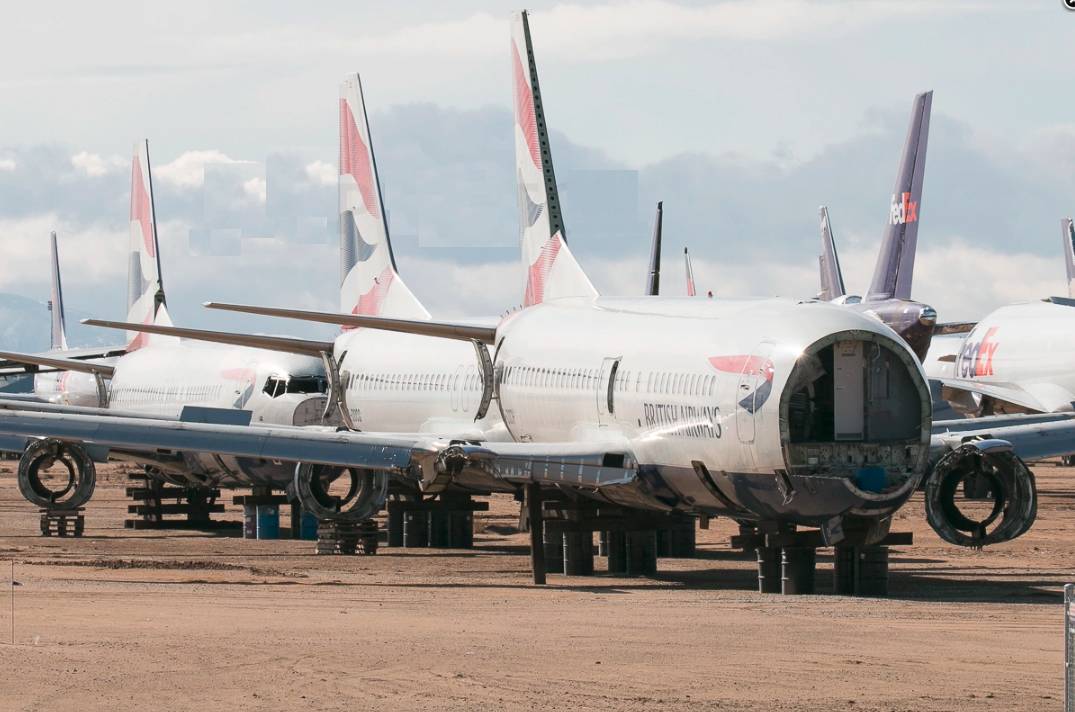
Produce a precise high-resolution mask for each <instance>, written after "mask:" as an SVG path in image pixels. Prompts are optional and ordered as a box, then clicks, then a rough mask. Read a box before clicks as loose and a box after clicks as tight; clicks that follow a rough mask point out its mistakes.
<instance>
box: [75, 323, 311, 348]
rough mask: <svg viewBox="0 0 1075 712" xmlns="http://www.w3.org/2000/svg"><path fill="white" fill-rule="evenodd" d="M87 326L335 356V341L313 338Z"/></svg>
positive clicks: (155, 327)
mask: <svg viewBox="0 0 1075 712" xmlns="http://www.w3.org/2000/svg"><path fill="white" fill-rule="evenodd" d="M82 323H83V324H87V325H89V326H101V327H104V328H105V329H123V330H125V331H138V332H142V333H145V334H161V335H164V336H177V337H179V338H181V339H194V340H195V341H210V342H212V343H216V344H231V345H233V346H246V347H249V348H252V349H267V350H269V351H285V352H288V353H294V354H304V355H308V356H320V355H321V354H322V353H332V342H331V341H314V340H312V339H292V338H288V337H286V336H261V335H259V334H234V333H231V332H228V331H205V330H203V329H184V328H182V327H178V326H158V325H156V324H131V323H129V322H125V321H102V320H100V319H83V320H82Z"/></svg>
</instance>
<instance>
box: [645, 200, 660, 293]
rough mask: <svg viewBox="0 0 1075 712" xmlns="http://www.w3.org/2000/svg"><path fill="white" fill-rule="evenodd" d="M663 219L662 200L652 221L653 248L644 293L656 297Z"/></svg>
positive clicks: (658, 282) (658, 284)
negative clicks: (654, 219)
mask: <svg viewBox="0 0 1075 712" xmlns="http://www.w3.org/2000/svg"><path fill="white" fill-rule="evenodd" d="M663 221H664V202H663V201H658V202H657V219H656V221H655V222H654V223H653V248H652V250H651V251H650V255H649V278H648V279H647V280H646V294H647V295H648V296H651V297H656V296H657V295H658V294H660V293H661V223H662V222H663Z"/></svg>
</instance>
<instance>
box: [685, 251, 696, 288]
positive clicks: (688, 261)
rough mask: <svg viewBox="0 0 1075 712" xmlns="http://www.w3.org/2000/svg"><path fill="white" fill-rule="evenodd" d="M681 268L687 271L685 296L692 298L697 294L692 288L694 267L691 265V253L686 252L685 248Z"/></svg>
mask: <svg viewBox="0 0 1075 712" xmlns="http://www.w3.org/2000/svg"><path fill="white" fill-rule="evenodd" d="M683 267H684V268H685V269H686V270H687V296H688V297H693V296H695V295H696V294H697V291H695V288H694V266H693V265H692V264H691V253H690V252H687V248H686V247H684V248H683Z"/></svg>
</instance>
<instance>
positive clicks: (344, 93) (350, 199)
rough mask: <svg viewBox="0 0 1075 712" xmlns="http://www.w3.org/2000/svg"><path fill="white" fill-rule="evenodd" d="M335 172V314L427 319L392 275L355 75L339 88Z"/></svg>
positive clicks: (374, 163) (389, 248) (359, 86)
mask: <svg viewBox="0 0 1075 712" xmlns="http://www.w3.org/2000/svg"><path fill="white" fill-rule="evenodd" d="M339 168H340V177H339V200H340V311H342V312H344V313H350V314H361V315H363V316H383V317H395V318H398V319H428V318H429V312H428V311H426V309H425V307H423V306H422V303H421V302H419V301H418V298H417V297H415V296H414V293H413V292H411V290H410V289H409V288H408V287H407V285H406V284H404V282H403V279H402V278H400V276H399V274H398V273H397V272H396V261H395V257H394V256H393V254H392V243H391V241H390V239H389V236H388V220H387V218H386V217H385V214H384V201H383V200H382V199H381V183H380V180H379V178H378V177H377V161H376V159H375V157H374V154H373V142H372V141H371V140H370V127H369V121H368V119H367V118H366V104H365V101H364V99H363V96H362V80H361V79H360V78H359V76H358V75H357V74H353V75H351V76H349V77H347V78H346V79H344V81H343V83H342V84H340V166H339Z"/></svg>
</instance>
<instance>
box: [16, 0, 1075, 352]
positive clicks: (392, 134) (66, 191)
mask: <svg viewBox="0 0 1075 712" xmlns="http://www.w3.org/2000/svg"><path fill="white" fill-rule="evenodd" d="M315 8H316V11H312V10H311V6H309V5H305V6H301V7H300V6H299V5H296V4H294V3H289V2H266V1H264V0H263V1H261V2H233V3H227V4H223V3H208V2H198V1H188V2H183V3H172V4H171V5H169V6H164V5H163V4H160V3H133V2H132V3H122V2H113V3H108V4H106V5H100V4H87V3H73V2H54V3H49V4H47V5H44V6H43V5H40V4H37V5H34V4H31V3H21V4H18V5H15V6H12V7H9V8H7V9H6V12H5V29H6V30H7V32H5V41H4V43H3V44H0V107H2V110H0V240H3V241H4V244H5V246H6V247H7V249H6V250H5V252H4V259H3V260H0V292H10V293H15V294H20V295H24V296H28V297H32V298H36V299H41V300H44V299H45V298H46V295H47V274H48V271H47V255H46V248H47V236H48V232H49V230H52V229H55V230H57V231H58V232H59V234H60V240H61V250H62V256H61V258H62V261H63V264H64V270H65V282H66V292H67V301H68V306H69V307H71V308H76V307H77V308H78V309H79V310H80V311H82V312H86V313H92V314H95V315H100V316H103V317H116V316H121V315H122V312H123V306H122V300H123V294H124V290H125V277H124V271H125V269H126V260H125V257H124V254H125V249H126V248H125V245H126V239H127V238H126V216H127V200H128V197H127V191H128V187H129V160H130V159H129V156H130V152H131V145H132V144H133V142H134V141H135V140H136V139H138V138H140V137H143V136H145V137H148V138H149V139H150V147H151V157H152V160H153V164H154V180H155V183H156V187H157V211H158V221H159V228H160V233H161V237H162V241H163V245H162V255H163V259H164V273H165V274H164V278H165V286H166V289H167V291H168V296H169V304H170V306H171V310H172V312H173V315H174V316H175V318H176V321H177V322H179V323H183V324H187V325H193V326H211V327H219V326H235V325H239V324H240V322H238V321H234V320H235V319H238V317H228V316H224V315H219V314H212V313H207V312H205V310H202V309H201V308H199V307H198V304H199V303H200V302H201V301H202V300H204V299H219V300H228V299H230V300H237V301H244V302H254V303H268V304H287V305H294V306H300V307H307V308H332V307H333V306H334V304H335V302H336V297H335V293H334V287H333V285H334V284H335V282H336V279H337V277H336V274H337V267H336V251H335V246H334V240H335V231H336V225H335V215H334V213H335V207H334V201H335V197H334V196H335V189H334V185H335V173H336V171H335V161H336V152H337V149H336V131H337V129H336V123H337V108H336V102H337V83H338V82H339V80H340V78H341V77H342V76H343V75H344V74H346V73H348V72H353V71H359V72H361V73H362V77H363V82H364V85H365V89H366V98H367V102H368V104H369V107H370V111H371V116H370V120H371V123H372V130H373V136H374V141H375V145H376V149H377V152H378V163H379V165H380V168H381V172H382V179H383V182H384V188H385V193H386V200H387V203H388V208H389V212H390V214H391V222H392V231H393V235H394V237H395V243H396V251H397V257H398V261H399V266H400V269H401V271H402V273H403V275H404V277H405V278H406V279H407V281H408V282H409V283H410V284H411V286H412V287H413V288H414V290H415V291H416V292H417V293H418V294H419V296H420V297H422V298H423V300H424V301H426V302H427V304H428V305H429V307H430V309H431V311H433V312H434V314H435V315H437V316H443V317H455V316H461V315H468V314H471V315H474V314H491V313H498V312H502V311H504V310H505V309H507V308H510V307H512V306H514V305H516V304H517V303H518V302H519V301H520V299H521V295H522V291H523V283H522V276H521V270H520V268H519V267H518V265H517V264H516V262H517V254H516V247H515V244H516V233H517V225H516V208H515V189H514V186H513V182H512V160H513V159H512V155H513V154H512V150H511V146H512V133H511V131H512V129H511V115H510V101H511V85H510V74H509V68H510V65H509V63H508V52H507V48H508V26H507V18H508V17H509V15H510V13H511V11H512V10H513V9H515V6H513V5H511V4H504V3H494V2H480V1H478V0H462V1H455V2H451V3H441V2H427V1H425V0H415V1H413V2H408V3H384V2H362V1H358V2H356V1H355V0H350V1H348V2H322V3H318V4H316V6H315ZM530 8H531V9H532V11H533V14H532V19H531V29H532V32H533V36H534V44H535V49H536V52H537V59H538V66H539V69H540V72H541V79H542V89H543V94H544V99H545V106H546V112H547V119H548V122H549V125H550V127H551V129H552V130H553V145H552V148H553V155H554V159H555V162H556V167H557V173H558V177H559V179H560V184H561V188H562V191H563V203H564V213H565V215H564V217H565V221H566V225H567V234H568V238H569V240H570V241H571V244H572V247H573V248H574V249H575V251H576V252H577V253H578V254H579V255H580V258H581V260H582V262H583V264H584V266H585V267H586V268H587V270H588V271H589V272H590V274H591V277H592V278H593V280H594V282H595V283H596V284H597V285H598V287H599V288H600V289H602V291H603V292H605V293H607V294H635V293H638V291H639V290H640V289H641V288H642V283H643V273H644V268H645V253H646V251H647V249H648V241H649V231H650V223H651V220H652V212H653V204H654V203H655V202H656V201H657V200H664V201H665V211H666V221H665V235H666V245H667V253H666V277H665V281H664V284H665V290H666V292H667V293H673V294H676V293H681V292H682V289H683V277H682V269H681V264H680V261H679V257H678V256H677V255H676V253H678V252H680V251H681V249H682V246H684V245H689V246H690V248H691V250H692V252H693V253H694V255H695V272H696V275H697V279H698V282H699V283H700V285H701V286H703V287H705V288H710V289H713V290H714V291H715V292H717V293H718V294H720V295H729V296H741V295H770V294H782V295H790V296H805V295H810V294H813V293H814V292H815V291H816V288H817V276H816V266H815V265H816V257H815V254H816V250H817V243H818V237H817V231H816V212H817V206H818V205H819V204H821V203H827V204H828V205H829V206H830V211H831V215H832V221H833V225H834V227H835V229H836V231H837V239H838V240H839V243H840V246H841V259H842V261H843V263H844V269H845V272H846V274H847V280H848V282H849V286H850V287H851V288H852V289H853V290H861V289H863V288H864V287H865V285H866V283H867V282H868V278H869V273H870V271H871V269H872V266H873V260H874V257H875V254H876V249H877V240H878V238H879V236H880V233H881V228H882V225H883V223H884V221H885V218H886V216H887V211H888V203H889V195H890V192H891V187H892V182H893V179H894V176H895V170H896V162H897V159H898V154H899V150H900V148H901V144H902V141H903V137H904V133H905V131H906V123H907V120H908V114H909V111H910V107H911V100H912V97H913V95H914V94H915V93H916V92H918V91H922V90H925V89H933V90H935V92H936V93H935V96H934V103H933V127H932V133H931V137H930V143H929V155H928V159H927V169H926V180H925V195H924V198H923V201H922V207H921V211H920V215H921V219H922V222H921V227H920V233H919V244H920V252H919V264H918V267H917V268H916V282H915V292H916V295H917V296H918V298H920V299H922V300H925V301H929V302H931V303H932V304H934V306H936V307H937V309H938V311H939V312H940V314H941V318H942V319H953V320H954V319H966V318H975V317H979V316H981V315H983V314H984V313H985V312H986V311H988V310H989V309H990V308H992V307H995V306H997V305H999V304H1002V303H1005V302H1009V301H1013V300H1017V299H1026V298H1034V297H1039V296H1046V295H1048V294H1055V293H1059V292H1060V291H1061V290H1062V289H1063V288H1064V285H1063V265H1062V262H1061V258H1060V254H1061V253H1060V236H1059V220H1060V218H1061V217H1063V216H1065V215H1070V214H1071V213H1072V212H1075V92H1072V91H1071V86H1072V78H1073V77H1072V71H1071V69H1070V61H1069V60H1068V55H1069V53H1070V49H1069V48H1070V46H1071V44H1072V39H1075V13H1070V12H1066V11H1065V10H1064V9H1063V8H1062V5H1061V2H1060V0H1033V1H1031V0H1027V1H1025V2H1018V3H1015V2H958V1H951V2H919V1H916V0H877V1H870V0H863V1H861V2H856V3H843V2H825V1H820V0H728V1H726V2H703V1H702V0H628V1H625V2H594V3H585V2H574V3H565V2H533V3H530ZM242 325H243V326H247V327H250V326H257V328H259V329H270V330H271V329H276V330H281V331H289V332H292V333H316V327H308V326H307V327H304V326H302V325H298V324H286V325H279V326H277V325H275V324H273V323H271V322H264V321H262V322H257V323H256V324H252V323H242Z"/></svg>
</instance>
